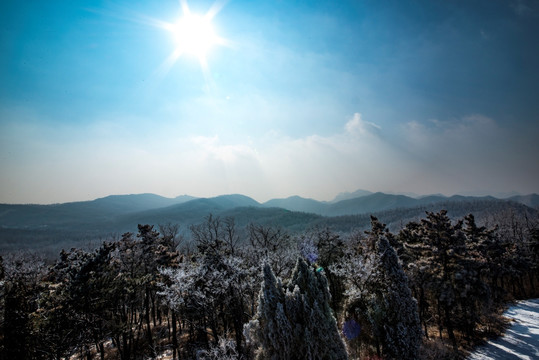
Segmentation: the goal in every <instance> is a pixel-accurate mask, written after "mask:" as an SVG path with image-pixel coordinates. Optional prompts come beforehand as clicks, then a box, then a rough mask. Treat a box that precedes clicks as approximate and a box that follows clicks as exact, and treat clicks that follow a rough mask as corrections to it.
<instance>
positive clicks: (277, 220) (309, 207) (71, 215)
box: [0, 193, 539, 251]
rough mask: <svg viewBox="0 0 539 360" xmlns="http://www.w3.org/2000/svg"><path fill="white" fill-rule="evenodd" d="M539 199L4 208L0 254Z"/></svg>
mask: <svg viewBox="0 0 539 360" xmlns="http://www.w3.org/2000/svg"><path fill="white" fill-rule="evenodd" d="M538 198H539V197H538V196H537V195H536V194H532V195H527V196H518V197H513V198H512V199H513V200H500V199H496V198H493V197H469V196H452V197H450V198H447V197H444V196H440V195H431V196H425V197H422V198H411V197H408V196H405V195H390V194H384V193H374V194H369V195H363V196H360V197H357V198H352V199H347V200H342V201H338V202H336V203H328V202H320V201H316V200H313V199H304V198H301V197H298V196H293V197H290V198H287V199H275V200H270V201H268V202H266V203H264V204H260V203H258V202H257V201H255V200H253V199H252V198H250V197H247V196H244V195H239V194H235V195H222V196H217V197H214V198H192V197H189V196H181V197H178V198H175V199H170V198H164V197H161V196H158V195H153V194H140V195H120V196H108V197H105V198H101V199H96V200H93V201H86V202H76V203H65V204H55V205H7V204H0V251H6V250H16V249H21V248H34V249H35V248H50V249H55V250H54V251H56V250H58V249H61V248H69V247H71V246H80V244H87V243H90V242H95V241H100V240H104V239H106V238H109V239H110V238H111V236H115V237H117V236H119V235H120V234H122V233H124V232H127V231H130V232H136V231H137V224H153V225H158V224H166V223H173V224H180V225H181V228H182V229H184V231H185V232H187V233H188V228H189V225H191V224H195V223H200V222H202V221H204V218H205V217H206V216H208V215H209V214H210V213H211V214H213V215H215V216H222V217H225V216H232V217H234V219H235V220H236V223H237V224H238V226H244V225H246V224H248V223H250V222H254V223H261V224H270V225H275V226H282V227H285V228H286V229H288V230H291V231H301V230H305V229H308V228H310V227H313V226H329V227H331V228H333V229H334V230H336V231H343V232H347V231H351V230H353V229H358V228H360V229H366V228H368V226H369V223H370V215H371V214H375V215H376V216H378V217H379V218H380V219H381V220H382V221H383V222H385V223H387V224H388V225H389V226H390V227H391V228H393V229H395V228H398V227H399V226H401V225H402V224H405V223H407V222H408V221H410V220H417V219H420V218H422V217H424V215H425V211H439V210H441V209H446V210H448V211H449V215H450V216H453V217H462V216H464V215H466V214H467V213H474V215H476V217H477V218H478V219H479V218H486V217H487V216H490V215H489V214H493V213H500V212H503V211H512V212H513V213H525V212H527V213H529V214H530V216H536V217H537V216H538V215H537V214H538V210H537V204H538ZM517 201H518V203H517ZM534 207H535V209H534Z"/></svg>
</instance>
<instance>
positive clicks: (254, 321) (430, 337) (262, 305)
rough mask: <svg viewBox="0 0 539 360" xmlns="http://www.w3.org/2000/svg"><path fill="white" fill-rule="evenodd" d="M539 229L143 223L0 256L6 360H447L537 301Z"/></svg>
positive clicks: (508, 220)
mask: <svg viewBox="0 0 539 360" xmlns="http://www.w3.org/2000/svg"><path fill="white" fill-rule="evenodd" d="M538 220H539V219H536V218H528V217H525V216H524V217H522V216H515V215H514V214H499V215H498V216H493V217H492V218H491V219H490V221H489V222H488V223H485V226H479V225H478V224H477V223H476V220H475V218H474V216H473V215H471V214H470V215H466V216H464V217H462V218H460V219H457V220H451V219H450V218H449V217H448V214H447V212H446V211H440V212H426V215H425V216H424V217H423V218H421V219H418V220H417V221H412V222H409V223H407V224H404V225H403V226H402V227H401V228H400V229H399V230H397V231H393V232H390V231H389V230H388V229H387V227H386V226H385V225H384V224H383V223H382V222H381V221H379V220H378V219H377V218H375V217H372V218H371V226H370V229H369V230H368V231H359V230H357V231H350V232H347V233H341V232H336V231H335V230H332V229H331V228H329V227H323V226H318V227H313V228H311V229H309V230H306V231H302V232H300V233H294V234H292V233H290V232H289V231H288V230H286V229H284V228H282V227H279V226H270V225H266V224H257V223H250V224H248V225H247V226H239V225H237V223H236V221H235V219H234V218H233V217H216V216H212V215H209V216H208V217H206V219H205V220H204V221H203V222H201V223H199V224H196V225H193V226H190V228H189V229H188V230H189V233H190V238H189V241H187V240H186V239H185V237H184V236H182V235H181V234H182V233H183V232H182V231H181V230H182V229H181V228H180V227H179V226H178V225H170V224H169V225H162V226H159V228H155V227H154V226H151V225H139V226H138V232H137V233H136V234H133V233H125V234H123V235H122V236H121V237H120V238H119V239H115V240H110V241H106V242H103V243H102V244H101V245H100V246H99V247H97V248H96V249H95V250H82V249H76V248H73V249H71V250H68V251H62V252H61V254H60V256H59V257H58V259H57V260H55V261H54V262H52V263H51V262H50V261H45V260H44V259H43V258H41V257H39V256H38V255H37V254H17V255H13V254H10V255H5V256H4V257H3V258H1V260H2V262H1V266H0V278H1V288H0V292H1V298H0V306H1V309H0V310H1V311H0V315H1V318H0V331H1V333H0V346H1V348H0V353H1V356H2V359H61V358H70V357H74V358H79V359H92V358H94V359H122V360H127V359H146V358H170V359H347V358H350V359H359V358H361V359H367V358H368V359H375V358H376V359H419V358H423V359H435V358H436V359H443V358H447V359H451V358H458V357H459V356H462V354H463V353H464V352H465V351H466V349H469V348H470V346H472V345H473V344H476V343H477V342H478V341H480V340H481V339H484V338H486V337H488V336H492V335H494V334H496V332H497V331H499V330H500V329H501V328H502V327H503V321H502V320H501V318H500V316H499V313H500V310H501V309H503V307H504V306H505V305H506V304H507V303H508V301H510V300H512V299H515V298H529V297H536V296H538V292H539V291H538V290H537V289H538V287H537V285H538V283H539V278H538V274H539V268H538V267H539V258H538V255H539V248H538V247H539V221H538Z"/></svg>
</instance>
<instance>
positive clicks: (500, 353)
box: [467, 299, 539, 360]
mask: <svg viewBox="0 0 539 360" xmlns="http://www.w3.org/2000/svg"><path fill="white" fill-rule="evenodd" d="M504 315H505V316H506V317H508V318H510V319H511V320H512V322H513V324H512V325H511V327H510V328H509V329H507V331H506V332H505V335H504V336H502V337H500V338H498V339H494V340H491V341H489V342H488V343H487V344H485V345H484V346H481V347H479V348H478V349H476V350H475V351H474V352H473V353H472V354H470V356H469V357H467V360H487V359H508V360H511V359H525V360H534V359H539V299H532V300H524V301H519V302H518V303H517V304H516V305H515V306H511V307H510V308H509V309H508V310H507V311H506V312H505V313H504Z"/></svg>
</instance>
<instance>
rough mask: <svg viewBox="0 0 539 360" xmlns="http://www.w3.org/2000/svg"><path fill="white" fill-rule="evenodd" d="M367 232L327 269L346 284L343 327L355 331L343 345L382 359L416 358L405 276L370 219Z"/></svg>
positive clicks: (416, 327) (417, 332)
mask: <svg viewBox="0 0 539 360" xmlns="http://www.w3.org/2000/svg"><path fill="white" fill-rule="evenodd" d="M368 234H369V236H368V238H367V239H364V241H363V242H362V243H361V244H360V247H359V249H358V253H357V254H354V255H353V256H351V258H350V259H349V260H347V261H345V262H344V263H343V264H340V265H339V266H334V267H333V268H332V270H333V271H334V272H335V273H337V274H339V275H342V276H345V277H346V278H347V281H348V290H347V292H346V296H347V301H346V304H345V312H346V314H345V320H346V321H345V325H346V324H347V322H349V323H348V327H350V326H351V325H350V324H353V323H354V322H356V321H357V322H358V327H360V328H361V335H360V336H359V337H350V338H349V339H350V340H351V341H350V342H349V344H350V343H352V344H353V345H356V346H362V345H364V346H367V347H368V348H372V349H373V350H375V351H376V353H377V355H378V356H381V355H383V357H384V358H388V359H417V358H418V351H419V346H420V344H421V335H422V334H421V328H420V322H419V316H418V313H417V303H416V300H415V299H414V298H413V297H412V293H411V291H410V288H409V286H408V278H407V277H406V275H405V273H404V271H403V269H402V266H401V265H400V263H399V259H398V256H397V254H396V252H395V250H394V249H393V248H392V247H391V245H390V243H389V241H388V239H387V237H386V234H385V233H384V227H383V225H381V224H380V223H379V222H378V220H376V219H375V218H373V231H372V232H370V233H368ZM347 332H351V330H350V329H348V328H347ZM357 332H358V334H359V331H357ZM353 342H355V343H353ZM367 352H368V351H367Z"/></svg>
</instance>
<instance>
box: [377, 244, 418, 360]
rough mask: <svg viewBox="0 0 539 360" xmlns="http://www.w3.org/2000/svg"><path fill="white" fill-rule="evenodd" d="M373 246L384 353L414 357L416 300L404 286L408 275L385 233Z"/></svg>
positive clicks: (387, 355)
mask: <svg viewBox="0 0 539 360" xmlns="http://www.w3.org/2000/svg"><path fill="white" fill-rule="evenodd" d="M375 247H376V253H377V256H378V258H379V259H380V267H381V269H380V270H381V271H380V272H379V276H380V277H381V278H380V279H379V280H378V281H377V282H378V283H379V284H380V285H382V286H383V291H382V293H381V295H382V296H381V297H380V298H378V299H376V300H377V301H378V302H379V306H380V308H381V310H382V311H383V314H384V316H383V319H382V320H383V324H382V328H383V332H382V333H383V340H382V344H383V352H384V355H385V356H386V357H388V358H393V359H417V357H418V351H419V346H420V344H421V325H420V323H419V315H418V313H417V303H416V300H415V299H414V298H413V297H412V292H411V291H410V288H409V287H408V278H407V277H406V275H405V274H404V271H403V270H402V267H401V265H400V264H399V259H398V257H397V254H396V253H395V250H394V249H393V248H392V247H391V245H390V244H389V241H388V240H387V239H386V237H385V236H379V237H378V239H377V242H376V245H375Z"/></svg>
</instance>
